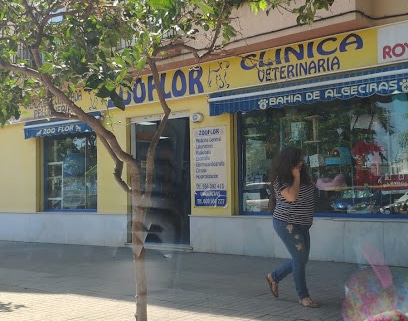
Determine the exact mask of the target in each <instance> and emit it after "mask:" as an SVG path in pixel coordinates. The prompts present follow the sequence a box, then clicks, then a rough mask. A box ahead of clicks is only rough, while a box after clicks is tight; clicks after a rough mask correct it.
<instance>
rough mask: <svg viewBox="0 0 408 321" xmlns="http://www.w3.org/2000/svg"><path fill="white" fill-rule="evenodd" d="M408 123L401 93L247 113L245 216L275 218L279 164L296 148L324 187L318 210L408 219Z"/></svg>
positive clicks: (319, 192)
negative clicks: (273, 185) (272, 178)
mask: <svg viewBox="0 0 408 321" xmlns="http://www.w3.org/2000/svg"><path fill="white" fill-rule="evenodd" d="M407 119H408V102H407V95H406V94H401V93H399V94H395V95H390V96H379V95H374V96H371V97H368V98H356V99H352V100H347V101H343V100H334V101H331V102H319V103H315V104H312V105H307V104H305V105H299V106H295V107H294V106H285V107H283V108H275V109H273V108H269V109H266V110H254V111H251V112H247V113H242V114H241V115H240V122H241V125H242V126H241V128H242V130H241V141H242V144H241V145H242V146H241V148H242V171H241V172H242V184H241V186H242V189H241V190H242V193H241V205H242V211H243V213H246V214H258V213H267V211H268V209H267V207H268V198H269V195H270V184H269V182H268V171H269V169H270V166H271V162H272V161H273V158H274V156H276V154H277V153H278V151H279V150H280V149H281V148H283V147H285V146H296V147H300V148H302V149H303V150H304V151H305V152H306V155H307V157H306V159H305V161H306V164H307V166H308V168H309V171H310V173H311V175H312V178H313V181H314V182H315V183H316V187H317V189H316V213H329V214H334V213H336V214H339V215H344V214H350V215H357V214H369V215H373V214H377V215H394V214H396V215H404V214H408V122H407ZM407 218H408V215H407Z"/></svg>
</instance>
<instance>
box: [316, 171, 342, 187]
mask: <svg viewBox="0 0 408 321" xmlns="http://www.w3.org/2000/svg"><path fill="white" fill-rule="evenodd" d="M345 186H347V184H346V177H345V176H344V174H343V173H340V174H337V175H336V177H335V178H330V177H320V178H318V179H317V181H316V187H317V189H319V190H322V191H330V190H336V189H339V188H341V187H345Z"/></svg>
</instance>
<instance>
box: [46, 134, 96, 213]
mask: <svg viewBox="0 0 408 321" xmlns="http://www.w3.org/2000/svg"><path fill="white" fill-rule="evenodd" d="M44 152H45V204H44V207H45V209H47V210H75V209H92V210H96V206H97V204H96V196H97V175H96V169H97V161H96V136H95V134H94V133H80V134H69V135H60V136H51V137H45V138H44Z"/></svg>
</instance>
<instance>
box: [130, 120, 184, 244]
mask: <svg viewBox="0 0 408 321" xmlns="http://www.w3.org/2000/svg"><path fill="white" fill-rule="evenodd" d="M158 125H159V116H149V117H143V118H136V119H132V127H131V135H132V154H133V155H134V157H135V159H136V161H137V163H138V164H139V166H140V168H141V170H142V187H144V186H143V185H144V179H145V168H146V154H147V149H148V147H149V144H150V142H151V139H152V137H153V134H154V133H155V132H156V129H157V127H158ZM190 212H191V193H190V129H189V118H188V117H186V116H185V115H184V114H180V113H178V114H177V113H176V114H174V115H172V117H171V118H170V119H169V120H168V122H167V125H166V128H165V130H164V132H163V134H162V137H161V138H160V141H159V143H158V145H157V149H156V155H155V163H154V175H153V190H152V206H151V208H149V209H148V211H147V215H146V225H147V227H148V234H147V238H146V242H147V243H166V244H189V243H190V223H189V214H190Z"/></svg>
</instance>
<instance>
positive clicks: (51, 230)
mask: <svg viewBox="0 0 408 321" xmlns="http://www.w3.org/2000/svg"><path fill="white" fill-rule="evenodd" d="M374 2H375V3H377V4H380V3H381V1H374ZM340 3H342V5H338V7H334V8H333V10H334V11H335V14H332V16H331V17H330V13H328V14H327V17H326V19H322V20H321V22H319V23H316V25H315V26H313V27H306V26H303V27H296V28H295V27H293V28H292V29H291V31H292V33H291V37H287V36H286V33H287V30H286V29H287V28H288V27H287V24H288V22H287V21H286V20H285V19H283V18H282V17H281V18H280V19H282V21H280V22H279V23H280V26H281V27H282V28H280V31H276V35H275V36H273V35H272V34H273V32H272V31H270V33H269V36H265V34H263V35H260V34H259V32H258V33H254V37H255V36H256V37H258V38H257V39H258V40H257V41H252V40H251V39H252V38H251V37H250V35H251V32H253V30H252V29H248V31H247V34H248V35H249V37H248V39H247V42H248V44H249V45H248V46H247V47H245V46H244V45H243V40H241V42H240V45H235V44H232V45H231V50H230V51H229V54H228V55H227V56H226V57H225V58H223V59H218V60H213V61H206V62H202V63H200V64H198V65H197V64H195V63H193V62H191V60H188V59H185V60H184V62H183V60H179V61H177V59H176V61H175V64H178V65H179V67H178V68H167V69H166V66H164V67H163V68H164V69H163V71H162V72H161V80H162V83H163V86H164V89H165V94H166V98H167V99H168V104H169V107H170V108H171V110H172V114H171V118H170V120H169V124H168V126H167V128H166V130H165V132H164V133H163V137H162V139H161V140H160V143H159V146H158V151H157V156H156V170H155V179H156V180H155V182H154V183H155V187H154V191H153V208H152V209H151V210H150V211H149V213H148V217H147V224H148V226H149V227H150V230H149V231H150V233H148V235H147V239H146V241H147V243H146V244H147V245H148V246H170V245H172V246H177V247H179V246H181V247H186V248H189V249H192V250H193V251H198V252H214V253H228V254H243V255H261V256H273V257H286V256H287V253H286V250H285V249H284V247H283V246H282V244H280V241H279V239H278V238H277V237H276V236H275V235H274V233H273V226H272V218H271V215H270V213H268V210H267V202H268V197H269V194H270V189H269V183H268V170H269V166H270V164H271V162H272V160H273V157H274V155H275V154H276V153H277V152H278V151H279V149H280V148H282V147H284V146H287V145H293V146H298V147H301V148H303V149H305V150H306V151H307V157H308V158H307V159H306V160H305V161H306V163H307V164H308V166H309V168H310V171H311V174H312V176H313V179H314V181H315V182H316V184H317V187H318V188H317V192H316V203H317V208H316V216H315V221H314V222H315V223H314V225H313V227H312V230H311V233H312V235H313V238H312V252H311V259H319V260H333V261H341V262H359V263H361V262H364V257H363V255H362V254H361V249H360V247H361V246H363V245H364V244H366V243H370V244H374V245H375V246H377V247H378V248H379V250H380V251H381V252H382V253H386V257H385V259H386V261H387V263H389V264H392V265H400V266H407V264H408V256H407V255H405V254H402V253H403V251H402V246H403V244H406V241H408V239H407V237H406V236H404V235H408V233H406V232H407V230H408V220H407V218H408V216H404V215H405V213H404V209H403V208H402V206H403V205H404V204H403V197H404V193H406V191H408V165H407V164H408V157H407V159H405V158H404V157H405V156H406V155H408V153H407V154H406V155H405V153H406V152H405V138H404V137H405V136H404V135H405V131H406V130H408V128H405V125H403V123H404V122H406V120H405V118H404V117H405V114H406V113H408V103H407V99H406V95H407V93H408V64H407V61H408V46H407V45H406V44H407V43H408V38H407V34H408V33H407V32H406V31H407V30H408V22H406V21H404V19H405V18H406V16H405V18H404V15H403V14H401V15H398V14H394V13H392V12H390V13H389V14H388V15H385V16H388V17H389V18H385V17H383V18H382V19H383V20H381V21H378V20H375V19H371V20H370V16H377V15H378V14H380V13H384V12H387V10H389V9H386V8H383V9H384V10H380V12H377V11H378V10H379V6H376V5H373V2H371V5H369V4H367V2H364V1H355V2H349V1H347V3H345V2H340ZM394 10H397V12H398V10H400V12H401V13H403V12H404V13H405V14H408V8H404V7H403V6H400V7H399V9H395V8H394ZM362 13H364V14H362ZM340 17H341V19H342V20H341V19H340ZM267 19H270V18H267V17H263V18H262V19H260V24H263V23H265V22H267V21H270V20H267ZM252 21H253V20H252ZM268 28H271V27H270V26H269V27H268ZM336 28H337V32H336V31H335V29H336ZM266 34H268V33H266ZM265 37H267V39H266V40H265ZM251 41H252V42H251ZM234 46H235V47H234ZM168 66H170V64H169V65H168ZM121 95H122V97H123V99H124V101H125V105H126V108H125V111H120V110H118V109H116V108H114V107H113V106H112V105H111V103H110V102H107V103H106V102H101V101H98V100H95V99H94V98H93V97H92V96H90V95H89V94H87V93H82V92H79V93H78V95H77V96H76V100H77V103H78V104H79V105H80V106H81V107H82V108H84V109H87V110H88V111H89V112H92V113H95V115H97V116H98V117H100V121H102V122H103V123H104V125H105V126H108V127H109V128H110V129H111V130H112V132H113V133H114V134H115V136H116V137H117V138H118V140H119V142H120V143H121V144H122V146H126V150H127V151H128V152H130V153H132V155H133V156H134V157H135V161H136V162H138V164H139V165H140V168H141V169H142V170H143V168H144V157H145V153H146V147H147V144H148V143H149V139H151V135H152V133H153V132H154V129H155V128H156V127H157V124H158V121H159V119H160V114H161V107H160V105H159V103H158V102H157V98H156V95H155V91H154V85H153V82H152V79H151V77H150V76H149V75H146V76H143V77H141V78H139V79H137V80H136V81H135V84H134V88H133V90H132V91H131V92H123V93H121ZM60 108H61V109H63V108H64V106H60ZM405 110H406V111H405ZM46 116H47V115H45V114H44V111H43V110H42V109H41V108H39V107H35V106H33V108H32V109H31V110H29V111H28V112H27V114H25V115H23V116H22V118H21V120H20V121H19V122H16V123H14V124H12V125H9V126H6V127H5V128H4V129H2V131H1V132H0V140H1V142H2V143H1V144H2V151H3V157H2V164H3V166H2V167H1V168H0V175H1V177H2V178H3V179H2V180H1V182H0V187H1V190H2V191H3V193H2V194H1V195H0V222H2V223H1V224H0V239H2V240H10V241H24V242H51V243H67V244H92V245H104V246H124V245H125V244H126V243H128V242H130V241H131V240H130V237H129V226H130V208H131V203H130V200H129V198H128V196H127V195H126V194H125V193H124V192H123V191H122V190H121V189H120V188H119V186H118V185H117V184H116V182H115V181H114V179H113V174H112V173H113V166H114V164H113V161H112V160H111V159H110V157H109V155H108V154H107V152H106V151H105V150H104V148H103V146H101V145H100V144H98V140H97V139H96V140H95V137H94V136H93V135H92V130H91V129H90V128H88V127H87V126H86V125H85V124H81V123H78V122H66V121H65V122H63V121H58V120H52V121H44V120H43V119H44V117H46ZM365 138H367V139H368V138H370V144H371V145H370V148H369V149H367V150H365V149H364V148H365V147H364V146H365V145H361V144H359V143H360V142H362V141H363V140H364V139H365ZM374 141H375V142H376V145H375V144H374V143H373V142H374ZM68 144H69V146H68ZM362 146H363V147H362ZM378 146H381V147H378ZM367 148H368V147H367ZM73 149H75V151H73ZM72 152H73V153H72ZM73 154H74V155H73ZM361 155H364V157H365V158H364V160H362V159H361V158H359V157H360V156H361ZM73 156H75V157H73ZM79 158H80V159H81V162H82V159H84V161H83V162H84V163H83V164H84V165H81V166H79V167H78V166H77V164H78V162H77V161H78V159H79ZM75 159H76V161H75ZM362 162H363V163H362ZM81 164H82V163H81ZM405 171H407V172H406V173H405ZM349 194H351V196H350V195H349ZM350 199H351V203H347V202H349V201H350ZM397 208H398V212H397V213H395V210H396V209H397ZM392 211H394V214H396V215H391V214H393V212H392ZM397 236H398V237H397Z"/></svg>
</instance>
